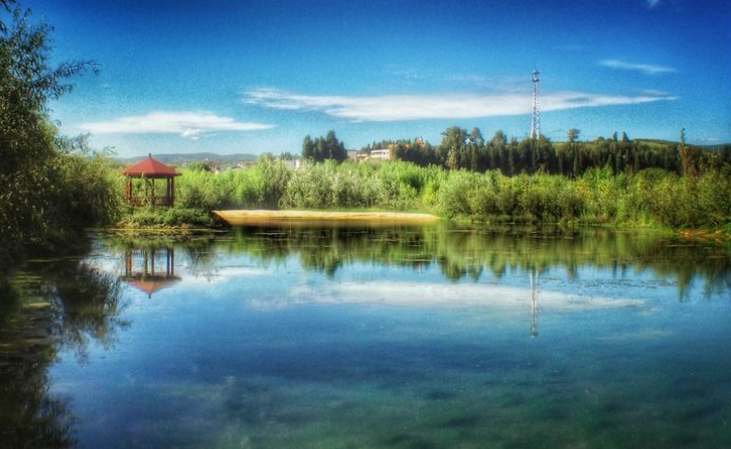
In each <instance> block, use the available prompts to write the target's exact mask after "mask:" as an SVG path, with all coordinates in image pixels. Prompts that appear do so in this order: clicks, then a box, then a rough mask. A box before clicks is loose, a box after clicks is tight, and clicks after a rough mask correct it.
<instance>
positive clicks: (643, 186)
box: [178, 161, 731, 228]
mask: <svg viewBox="0 0 731 449" xmlns="http://www.w3.org/2000/svg"><path fill="white" fill-rule="evenodd" d="M730 175H731V169H729V168H725V169H723V170H709V171H706V172H705V173H703V174H702V175H700V176H698V177H697V178H689V177H681V176H679V175H677V174H676V173H674V172H668V171H665V170H661V169H649V170H643V171H640V172H639V173H637V174H635V175H626V174H623V173H622V174H619V175H615V174H614V172H613V170H612V168H611V167H609V166H606V167H604V168H601V169H598V168H591V169H589V170H587V171H586V172H585V173H584V174H583V175H582V176H581V177H579V178H578V179H576V180H571V179H570V178H568V177H566V176H562V175H551V174H546V173H535V174H532V175H529V174H526V173H523V174H520V175H517V176H506V175H504V174H503V173H502V172H501V171H499V170H491V171H488V172H486V173H484V174H481V173H476V172H472V171H468V170H445V169H443V168H440V167H436V166H429V167H419V166H417V165H415V164H411V163H406V162H402V161H387V162H383V163H379V164H368V163H360V164H358V163H351V162H347V163H344V164H337V163H335V162H334V161H326V162H325V163H320V164H316V163H306V164H304V165H303V166H302V167H301V168H300V169H299V170H290V169H288V168H286V167H285V166H283V165H281V164H272V163H269V162H266V163H259V164H257V165H255V166H253V167H250V168H247V169H243V170H229V171H224V172H222V173H220V174H213V173H207V172H190V171H185V172H184V175H183V176H182V177H180V178H178V179H179V182H178V188H179V190H178V201H179V203H180V205H181V207H188V208H198V209H202V210H211V209H221V208H248V209H252V208H276V207H281V208H293V209H352V208H357V209H381V210H422V211H431V212H435V213H438V214H441V215H444V216H446V217H472V218H476V219H495V218H500V219H511V220H519V221H526V220H528V221H537V222H546V223H557V222H562V221H583V222H588V223H596V222H598V223H627V224H631V225H638V224H639V225H650V226H663V227H672V228H685V227H699V226H700V227H714V228H716V227H722V226H724V225H725V224H728V223H730V222H731V176H730Z"/></svg>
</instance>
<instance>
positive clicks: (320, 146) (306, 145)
mask: <svg viewBox="0 0 731 449" xmlns="http://www.w3.org/2000/svg"><path fill="white" fill-rule="evenodd" d="M302 158H303V159H305V160H310V161H314V162H322V161H325V160H327V159H333V160H335V161H337V162H342V161H344V160H345V159H347V158H348V152H347V151H346V150H345V145H344V144H343V143H342V142H340V141H339V140H338V138H337V136H336V135H335V131H330V132H328V133H327V137H325V138H323V137H318V138H316V139H315V140H314V141H313V140H312V138H311V137H310V136H309V135H307V136H305V139H304V141H303V142H302Z"/></svg>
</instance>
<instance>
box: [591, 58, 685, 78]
mask: <svg viewBox="0 0 731 449" xmlns="http://www.w3.org/2000/svg"><path fill="white" fill-rule="evenodd" d="M599 65H600V66H604V67H609V68H611V69H618V70H633V71H636V72H641V73H644V74H645V75H659V74H661V73H673V72H675V71H676V70H675V69H674V68H672V67H664V66H661V65H653V64H635V63H632V62H627V61H620V60H619V59H605V60H604V61H600V62H599Z"/></svg>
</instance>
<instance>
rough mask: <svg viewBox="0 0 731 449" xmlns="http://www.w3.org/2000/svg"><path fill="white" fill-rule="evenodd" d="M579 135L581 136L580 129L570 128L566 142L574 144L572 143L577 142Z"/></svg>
mask: <svg viewBox="0 0 731 449" xmlns="http://www.w3.org/2000/svg"><path fill="white" fill-rule="evenodd" d="M579 134H581V130H580V129H576V128H571V129H570V130H569V132H568V134H567V135H566V141H567V142H568V143H574V142H576V141H577V140H579Z"/></svg>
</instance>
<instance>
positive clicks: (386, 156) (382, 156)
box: [369, 148, 392, 161]
mask: <svg viewBox="0 0 731 449" xmlns="http://www.w3.org/2000/svg"><path fill="white" fill-rule="evenodd" d="M391 153H392V150H391V149H390V148H382V149H379V150H371V155H370V157H369V159H370V160H372V161H378V160H380V161H390V160H391Z"/></svg>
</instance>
